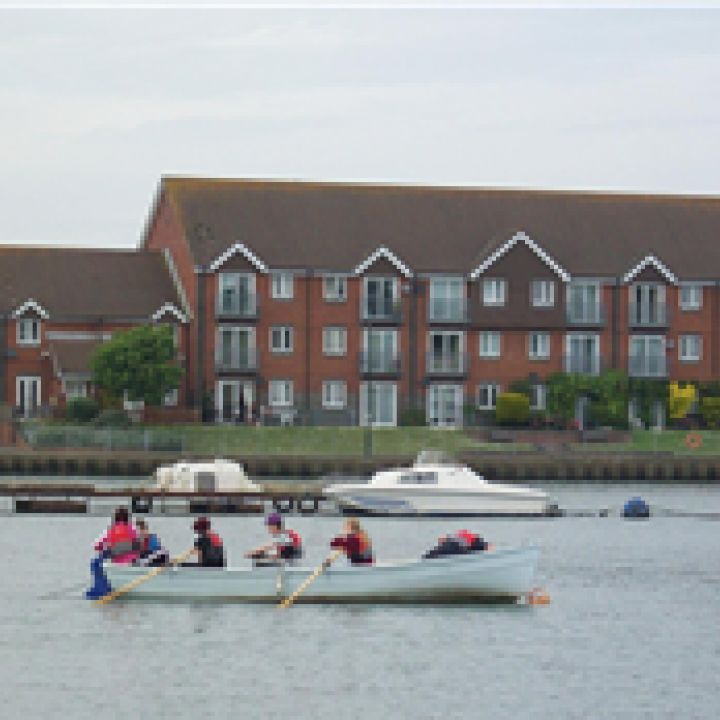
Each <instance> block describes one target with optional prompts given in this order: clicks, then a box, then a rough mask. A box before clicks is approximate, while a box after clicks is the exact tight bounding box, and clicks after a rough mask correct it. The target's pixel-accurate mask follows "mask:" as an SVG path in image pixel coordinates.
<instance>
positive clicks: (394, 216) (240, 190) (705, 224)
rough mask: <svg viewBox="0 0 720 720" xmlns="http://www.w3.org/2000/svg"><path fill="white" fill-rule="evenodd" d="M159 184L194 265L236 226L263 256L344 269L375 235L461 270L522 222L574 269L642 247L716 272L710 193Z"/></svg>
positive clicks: (689, 267) (625, 259)
mask: <svg viewBox="0 0 720 720" xmlns="http://www.w3.org/2000/svg"><path fill="white" fill-rule="evenodd" d="M162 193H163V196H164V197H167V198H168V200H169V202H170V204H171V207H172V208H173V211H174V212H175V213H176V215H177V219H178V221H179V223H180V225H181V227H182V228H183V231H184V235H185V237H186V238H187V242H188V244H189V247H190V251H191V255H192V257H193V261H194V263H195V265H196V266H200V267H203V268H208V267H209V266H210V265H211V264H212V263H213V262H215V261H217V259H218V258H220V257H221V256H222V255H223V253H225V252H226V251H228V249H229V248H232V247H233V246H235V245H236V244H237V243H238V238H239V237H242V238H243V240H244V242H245V243H247V244H248V245H250V246H251V247H252V248H253V253H255V254H256V255H257V257H258V258H262V263H263V264H264V265H265V266H266V267H268V268H283V269H292V268H312V269H315V270H318V271H320V272H322V271H328V272H332V271H338V272H352V271H353V270H354V269H355V268H356V267H357V265H358V258H368V257H370V256H371V255H372V253H373V252H375V251H376V250H377V249H378V248H381V247H384V248H389V249H391V251H392V253H393V254H394V255H395V256H396V257H397V258H401V259H402V263H403V264H404V265H405V266H406V267H407V268H408V269H410V268H411V269H412V272H413V273H414V274H423V273H434V272H448V273H452V274H465V275H467V274H469V273H471V272H472V271H473V270H475V269H476V268H477V267H478V265H479V263H480V262H482V259H485V258H487V257H488V256H489V255H491V254H492V253H493V252H494V251H495V250H496V248H497V245H496V243H497V242H498V239H501V241H500V244H502V243H504V242H506V240H507V238H512V237H513V236H514V235H515V234H516V233H517V231H518V230H519V229H522V231H523V232H524V233H525V234H526V235H527V236H528V238H531V239H532V241H533V243H534V244H535V245H536V246H537V248H539V249H541V250H542V251H543V252H544V253H545V254H546V256H547V259H549V260H552V261H554V262H555V263H556V264H557V266H558V268H559V269H560V270H562V271H564V272H565V273H567V274H568V275H571V276H573V277H575V276H583V275H585V276H593V277H616V278H622V277H623V276H624V275H625V274H626V273H627V271H628V268H631V267H633V266H634V264H635V263H636V262H637V258H639V257H645V256H646V255H648V254H654V255H655V256H656V257H661V258H662V259H663V263H664V264H666V266H667V267H671V268H672V269H673V273H674V274H676V275H677V277H679V278H680V279H683V280H692V279H709V278H712V277H720V242H719V240H720V198H717V197H690V196H671V195H640V194H635V195H633V194H619V193H598V192H559V191H558V192H551V191H541V190H524V189H497V188H475V187H422V186H407V185H391V184H388V185H378V184H375V185H371V184H359V183H355V184H353V183H320V182H299V181H288V180H278V181H274V180H242V179H208V178H187V177H168V178H164V179H163V180H162ZM200 228H202V232H200V231H199V229H200ZM478 258H481V261H479V260H478ZM715 268H717V269H715Z"/></svg>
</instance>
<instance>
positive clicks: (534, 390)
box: [530, 383, 547, 410]
mask: <svg viewBox="0 0 720 720" xmlns="http://www.w3.org/2000/svg"><path fill="white" fill-rule="evenodd" d="M546 408H547V385H545V384H543V383H537V384H535V385H531V386H530V409H531V410H545V409H546Z"/></svg>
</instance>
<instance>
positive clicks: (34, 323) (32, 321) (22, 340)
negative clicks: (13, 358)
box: [17, 317, 41, 346]
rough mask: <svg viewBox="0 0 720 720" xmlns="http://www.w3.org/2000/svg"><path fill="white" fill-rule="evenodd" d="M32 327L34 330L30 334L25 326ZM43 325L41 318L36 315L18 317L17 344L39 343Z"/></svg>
mask: <svg viewBox="0 0 720 720" xmlns="http://www.w3.org/2000/svg"><path fill="white" fill-rule="evenodd" d="M28 326H29V327H30V328H31V329H32V331H31V332H30V335H29V336H28V335H27V333H26V331H25V328H27V327H28ZM40 332H41V325H40V319H39V318H34V317H26V318H18V320H17V344H18V345H26V346H27V345H35V346H36V345H39V344H40Z"/></svg>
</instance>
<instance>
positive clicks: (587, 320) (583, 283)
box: [565, 280, 603, 325]
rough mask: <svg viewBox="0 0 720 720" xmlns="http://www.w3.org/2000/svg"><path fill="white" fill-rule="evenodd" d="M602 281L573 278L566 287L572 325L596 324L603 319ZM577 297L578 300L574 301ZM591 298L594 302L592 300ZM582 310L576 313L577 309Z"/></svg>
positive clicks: (568, 310)
mask: <svg viewBox="0 0 720 720" xmlns="http://www.w3.org/2000/svg"><path fill="white" fill-rule="evenodd" d="M602 287H603V286H602V283H600V281H599V280H572V281H571V282H570V283H568V284H567V286H566V288H565V305H566V314H567V320H568V322H569V323H570V324H571V325H583V324H596V323H599V322H601V321H602V319H603V305H602ZM574 297H577V298H578V302H573V298H574ZM591 298H593V299H594V302H590V300H591ZM576 310H579V311H580V312H579V313H578V314H577V315H576V314H575V311H576Z"/></svg>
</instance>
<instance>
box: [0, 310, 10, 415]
mask: <svg viewBox="0 0 720 720" xmlns="http://www.w3.org/2000/svg"><path fill="white" fill-rule="evenodd" d="M7 327H8V321H7V317H4V316H3V317H2V318H1V319H0V378H1V379H2V380H1V381H0V402H5V401H6V400H7V398H6V393H5V390H6V389H7V387H6V385H7V380H8V378H7V349H8V344H7Z"/></svg>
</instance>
